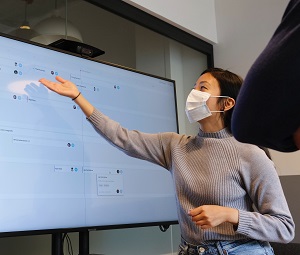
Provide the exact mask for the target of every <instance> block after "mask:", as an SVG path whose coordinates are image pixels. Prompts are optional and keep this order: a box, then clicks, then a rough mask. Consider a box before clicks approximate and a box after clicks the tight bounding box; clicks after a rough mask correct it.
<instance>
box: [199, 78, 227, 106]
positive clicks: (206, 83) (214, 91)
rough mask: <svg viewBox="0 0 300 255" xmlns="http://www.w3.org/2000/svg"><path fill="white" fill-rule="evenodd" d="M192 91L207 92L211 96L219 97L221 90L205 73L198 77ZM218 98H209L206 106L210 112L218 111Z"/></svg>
mask: <svg viewBox="0 0 300 255" xmlns="http://www.w3.org/2000/svg"><path fill="white" fill-rule="evenodd" d="M194 89H196V90H199V91H202V92H207V93H209V94H211V95H212V96H220V94H221V89H220V85H219V82H218V81H217V80H216V79H215V78H214V77H213V76H212V75H211V74H210V73H205V74H203V75H201V76H200V77H199V79H198V80H197V82H196V84H195V86H194ZM218 99H219V98H217V97H216V98H215V97H210V98H209V99H208V100H207V102H206V104H207V106H208V108H209V109H210V110H211V111H219V110H220V106H219V105H218V104H217V102H218Z"/></svg>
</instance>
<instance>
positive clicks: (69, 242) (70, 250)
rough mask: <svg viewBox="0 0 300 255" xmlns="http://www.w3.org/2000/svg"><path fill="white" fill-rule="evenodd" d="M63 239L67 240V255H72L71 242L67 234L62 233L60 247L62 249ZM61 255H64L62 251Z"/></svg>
mask: <svg viewBox="0 0 300 255" xmlns="http://www.w3.org/2000/svg"><path fill="white" fill-rule="evenodd" d="M65 239H66V240H67V245H68V254H69V255H73V247H72V242H71V239H70V237H69V235H68V233H64V234H63V237H62V247H64V242H65ZM63 255H64V251H63Z"/></svg>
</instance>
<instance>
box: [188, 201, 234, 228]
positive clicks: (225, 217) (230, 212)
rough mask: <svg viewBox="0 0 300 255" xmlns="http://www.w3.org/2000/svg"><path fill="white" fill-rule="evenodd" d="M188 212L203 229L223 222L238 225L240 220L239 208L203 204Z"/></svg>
mask: <svg viewBox="0 0 300 255" xmlns="http://www.w3.org/2000/svg"><path fill="white" fill-rule="evenodd" d="M188 214H189V215H190V216H191V217H192V221H193V222H195V223H196V225H198V226H200V227H201V228H202V229H208V228H213V227H216V226H218V225H220V224H222V223H223V222H230V223H232V224H233V225H235V226H236V225H237V224H238V221H239V212H238V210H237V209H234V208H230V207H224V206H219V205H202V206H199V207H197V208H194V209H191V210H189V212H188Z"/></svg>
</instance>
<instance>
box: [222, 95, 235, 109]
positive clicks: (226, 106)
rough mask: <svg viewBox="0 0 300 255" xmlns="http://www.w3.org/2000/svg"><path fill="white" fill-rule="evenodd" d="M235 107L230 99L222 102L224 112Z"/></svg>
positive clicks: (233, 101)
mask: <svg viewBox="0 0 300 255" xmlns="http://www.w3.org/2000/svg"><path fill="white" fill-rule="evenodd" d="M234 105H235V100H234V99H233V98H231V97H228V98H226V99H225V100H224V111H228V110H230V109H231V108H232V107H233V106H234Z"/></svg>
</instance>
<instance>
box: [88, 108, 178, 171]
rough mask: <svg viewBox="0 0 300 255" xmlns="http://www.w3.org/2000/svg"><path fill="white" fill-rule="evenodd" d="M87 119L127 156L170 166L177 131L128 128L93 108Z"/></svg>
mask: <svg viewBox="0 0 300 255" xmlns="http://www.w3.org/2000/svg"><path fill="white" fill-rule="evenodd" d="M88 120H89V121H90V122H91V123H92V124H93V125H94V127H95V130H96V131H97V132H98V133H99V134H100V135H101V136H102V137H104V138H105V139H106V140H107V141H109V142H110V143H111V144H112V145H113V146H116V147H118V148H119V149H120V150H122V151H123V152H124V153H126V154H127V155H129V156H132V157H135V158H139V159H142V160H147V161H149V162H152V163H155V164H158V165H160V166H162V167H164V168H166V169H168V170H169V169H170V168H171V150H170V148H171V143H172V142H175V141H176V140H178V139H177V138H176V139H174V137H175V136H177V137H178V136H179V135H178V134H177V133H172V132H170V133H164V136H163V138H162V137H161V134H159V133H158V134H148V133H143V132H140V131H137V130H128V129H126V128H124V127H122V126H121V125H120V124H119V123H118V122H116V121H114V120H112V119H110V118H108V117H107V116H106V115H104V114H103V113H101V112H100V111H98V110H97V109H95V110H94V112H93V114H92V115H91V116H90V117H89V118H88Z"/></svg>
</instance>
